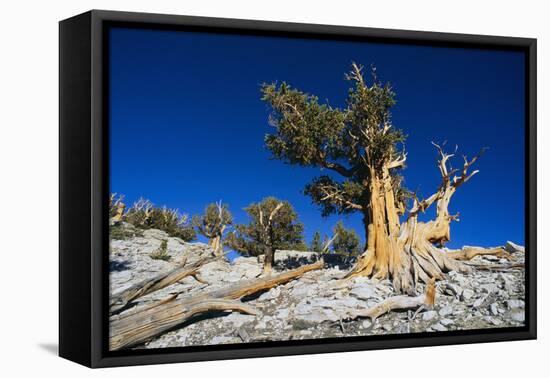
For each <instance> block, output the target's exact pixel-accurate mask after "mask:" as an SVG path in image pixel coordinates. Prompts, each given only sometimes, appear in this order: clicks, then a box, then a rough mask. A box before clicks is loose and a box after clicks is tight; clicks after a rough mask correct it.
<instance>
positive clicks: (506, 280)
mask: <svg viewBox="0 0 550 378" xmlns="http://www.w3.org/2000/svg"><path fill="white" fill-rule="evenodd" d="M130 231H131V230H130ZM162 240H167V241H168V248H167V251H168V253H169V254H170V256H171V259H170V260H169V261H162V260H154V259H152V258H151V257H150V256H149V255H150V254H151V253H152V252H153V251H155V250H157V249H158V248H159V247H160V244H161V241H162ZM506 249H507V250H509V251H510V252H513V256H514V259H515V261H514V262H516V263H521V262H523V258H524V254H523V253H522V251H523V247H521V246H517V245H515V244H513V243H510V242H508V243H507V244H506ZM211 253H212V251H211V250H210V248H209V247H208V246H207V245H206V244H202V243H186V242H183V241H181V240H180V239H178V238H171V237H168V235H167V234H166V233H164V232H163V231H159V230H146V231H143V232H136V233H133V232H129V233H126V234H125V235H124V236H123V239H118V240H112V241H111V260H110V267H111V275H110V282H111V291H112V292H117V291H119V290H122V289H124V288H125V287H127V286H128V285H131V284H133V283H135V282H138V281H140V280H142V279H145V278H148V277H151V275H153V274H156V273H158V272H161V271H164V270H169V269H172V268H173V267H175V266H176V265H177V264H178V262H179V261H181V260H182V258H187V263H190V262H193V261H195V260H198V259H199V258H201V257H204V256H206V255H209V254H211ZM316 259H317V255H316V254H314V253H310V252H293V251H279V252H277V253H276V264H277V266H276V270H283V269H290V268H294V267H296V266H297V265H300V264H304V263H308V262H312V261H314V260H316ZM325 261H327V268H326V269H323V270H319V271H312V272H309V273H306V274H305V275H304V276H302V277H301V278H299V279H297V280H295V281H291V282H289V283H287V284H285V285H281V286H278V287H275V288H273V289H271V290H269V291H267V292H264V293H261V294H259V295H257V296H255V297H253V298H247V303H248V304H250V305H252V306H254V307H255V308H257V309H259V310H261V311H260V312H261V315H259V316H252V315H243V314H239V313H215V314H209V315H202V316H199V317H197V318H195V319H193V321H191V322H189V323H186V324H184V325H182V327H180V328H178V329H174V330H172V331H170V332H167V333H165V334H163V335H161V336H159V337H156V338H155V339H153V340H150V341H149V342H147V343H146V344H144V345H142V346H139V348H163V347H180V346H189V345H212V344H232V343H243V342H254V341H267V340H270V341H275V340H290V339H311V338H325V337H345V336H365V335H379V334H384V335H387V334H399V333H417V332H444V331H449V330H465V329H480V328H502V327H518V326H522V325H523V324H524V321H525V310H524V307H525V302H524V298H525V285H524V282H525V276H524V270H523V269H516V270H506V271H500V272H494V271H476V272H475V273H474V274H472V275H468V276H466V275H462V274H459V273H456V272H450V273H448V275H447V279H446V280H444V281H439V282H438V283H437V297H436V305H435V308H434V309H432V310H424V311H421V312H419V313H418V314H415V313H414V311H402V312H391V313H388V314H386V315H383V316H381V317H380V318H378V319H377V320H376V321H375V322H374V323H373V322H371V321H370V320H368V319H356V320H348V314H349V313H350V312H352V311H353V310H357V309H366V308H370V307H372V306H374V305H375V304H377V303H379V302H380V301H382V300H384V299H386V298H388V297H390V296H393V295H396V294H395V293H394V290H393V288H392V286H391V283H390V282H389V281H387V280H386V281H375V280H371V279H366V278H354V279H351V280H341V279H339V278H340V277H341V276H342V275H343V274H344V272H345V271H346V270H347V269H348V267H349V264H350V263H351V261H344V260H341V259H337V258H333V257H332V258H331V257H329V258H327V259H325ZM471 263H476V264H485V265H487V264H506V263H510V262H509V261H507V260H502V261H501V260H500V259H499V258H496V257H493V256H486V257H479V256H478V257H476V258H474V259H473V260H472V261H471ZM260 273H261V264H260V263H259V262H258V260H257V259H256V258H245V257H240V258H237V259H235V260H234V261H233V262H232V263H230V262H229V261H226V260H218V261H214V262H211V263H209V264H207V265H204V266H203V267H202V268H201V270H200V275H201V277H202V278H203V279H204V280H205V281H206V282H208V284H206V283H200V282H198V281H196V280H195V279H194V278H192V277H187V278H185V279H183V280H182V281H180V282H179V283H177V284H174V285H172V286H169V287H166V288H164V289H163V290H160V291H157V292H155V293H152V294H149V295H147V296H144V297H142V298H140V299H139V300H138V301H137V302H138V303H137V304H143V303H150V302H152V301H156V300H158V299H163V298H166V297H167V296H168V295H169V294H172V293H178V294H179V295H180V296H186V295H193V294H196V293H199V292H204V290H210V289H213V288H217V287H222V286H227V285H230V284H232V283H236V282H239V281H241V280H247V279H251V278H254V277H256V276H258V275H259V274H260ZM420 290H423V288H422V287H421V288H419V291H420Z"/></svg>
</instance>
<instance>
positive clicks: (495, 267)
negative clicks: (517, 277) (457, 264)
mask: <svg viewBox="0 0 550 378" xmlns="http://www.w3.org/2000/svg"><path fill="white" fill-rule="evenodd" d="M468 265H469V266H471V267H473V268H475V269H477V270H490V271H494V272H502V271H506V270H514V269H524V268H525V264H523V263H516V264H468Z"/></svg>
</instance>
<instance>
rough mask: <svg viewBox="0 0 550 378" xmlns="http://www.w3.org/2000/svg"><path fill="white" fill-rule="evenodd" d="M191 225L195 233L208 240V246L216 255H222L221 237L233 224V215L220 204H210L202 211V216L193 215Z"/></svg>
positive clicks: (227, 208)
mask: <svg viewBox="0 0 550 378" xmlns="http://www.w3.org/2000/svg"><path fill="white" fill-rule="evenodd" d="M192 224H193V226H194V227H196V228H197V231H198V232H199V233H200V234H201V235H203V236H205V237H207V238H208V244H210V246H211V247H212V249H213V250H214V253H215V254H216V255H221V254H222V253H223V244H222V237H223V234H224V232H225V231H226V229H227V227H228V226H231V225H232V224H233V215H232V214H231V212H230V211H229V207H228V206H227V205H226V204H223V205H222V203H221V202H219V203H211V204H209V205H208V206H207V207H206V208H205V209H204V214H203V215H200V216H199V215H195V216H194V217H193V219H192Z"/></svg>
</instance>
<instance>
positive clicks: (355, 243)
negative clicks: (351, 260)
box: [332, 221, 361, 256]
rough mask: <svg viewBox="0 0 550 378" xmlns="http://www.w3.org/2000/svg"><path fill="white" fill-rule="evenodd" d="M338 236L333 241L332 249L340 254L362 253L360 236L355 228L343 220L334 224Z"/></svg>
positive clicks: (353, 254)
mask: <svg viewBox="0 0 550 378" xmlns="http://www.w3.org/2000/svg"><path fill="white" fill-rule="evenodd" d="M333 231H334V234H335V235H336V238H335V239H334V242H333V243H332V251H333V252H334V253H337V254H340V255H348V256H357V255H359V254H361V247H360V240H359V236H357V233H356V232H355V230H353V229H348V228H346V227H345V226H344V223H343V222H342V221H338V223H336V226H334V230H333Z"/></svg>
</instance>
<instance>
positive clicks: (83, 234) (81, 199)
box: [59, 10, 537, 367]
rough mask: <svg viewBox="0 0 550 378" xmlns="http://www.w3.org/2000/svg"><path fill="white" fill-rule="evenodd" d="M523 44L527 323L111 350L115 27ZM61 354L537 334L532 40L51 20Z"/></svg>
mask: <svg viewBox="0 0 550 378" xmlns="http://www.w3.org/2000/svg"><path fill="white" fill-rule="evenodd" d="M113 25H117V26H125V27H138V28H146V29H170V30H194V31H199V30H200V31H210V32H218V33H233V34H235V33H236V34H255V35H258V34H259V35H278V36H288V37H300V38H314V39H333V40H334V39H336V40H356V41H369V42H373V41H377V42H384V43H406V44H416V45H430V46H446V47H470V48H483V49H504V50H516V51H522V52H524V54H525V59H526V65H525V66H526V72H525V77H526V80H525V83H526V86H525V95H526V105H525V106H526V112H525V114H526V119H525V122H526V125H527V126H526V138H525V141H526V146H525V151H526V156H525V164H526V167H525V173H526V178H525V182H526V190H525V193H526V195H525V209H526V212H525V214H526V219H525V225H526V236H525V242H526V250H527V251H528V253H527V254H526V267H525V269H526V275H525V276H526V298H525V299H526V314H527V317H526V322H525V326H524V327H521V328H510V329H491V330H475V331H448V332H444V333H443V334H441V333H435V334H434V333H430V334H412V335H387V336H383V337H380V336H368V337H352V338H339V339H319V340H295V341H285V342H265V343H252V344H242V345H216V346H204V347H185V348H170V349H156V350H143V351H141V350H139V351H135V350H134V351H130V352H110V351H109V350H108V348H107V339H108V337H107V336H108V323H107V321H108V307H107V297H108V281H107V274H108V255H107V253H105V251H106V250H107V248H108V231H107V230H108V217H107V215H106V214H107V206H106V204H107V203H108V193H109V186H108V184H109V182H108V177H109V176H108V170H109V149H108V146H109V138H108V135H109V134H108V132H107V131H108V129H107V127H108V124H107V121H108V111H109V109H108V102H107V95H108V86H107V83H108V69H107V68H108V67H107V62H108V60H107V59H108V56H107V50H106V44H107V40H106V38H105V36H106V30H107V29H108V28H109V27H111V26H113ZM59 31H60V33H59V44H60V50H59V89H60V95H59V125H60V140H59V142H60V151H59V154H60V163H59V164H60V166H59V168H60V179H59V180H60V181H59V184H60V192H59V202H60V209H59V211H60V225H59V240H60V246H59V354H60V356H61V357H64V358H67V359H69V360H72V361H75V362H77V363H80V364H83V365H86V366H89V367H109V366H120V365H140V364H157V363H169V362H187V361H203V360H219V359H233V358H250V357H266V356H280V355H296V354H309V353H328V352H345V351H356V350H370V349H386V348H407V347H419V346H434V345H448V344H467V343H479V342H496V341H511V340H526V339H535V338H536V334H537V333H536V328H537V324H536V322H537V311H536V308H537V307H536V306H537V304H536V250H537V248H536V85H537V79H536V61H537V59H536V39H529V38H512V37H496V36H484V35H466V34H448V33H434V32H417V31H405V30H386V29H374V28H358V27H343V26H328V25H311V24H296V23H282V22H266V21H250V20H235V19H222V18H204V17H189V16H174V15H160V14H145V13H127V12H114V11H103V10H92V11H89V12H86V13H84V14H81V15H78V16H75V17H72V18H69V19H67V20H64V21H61V22H60V24H59Z"/></svg>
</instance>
